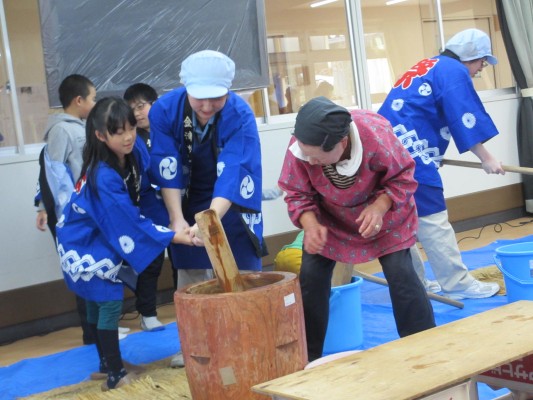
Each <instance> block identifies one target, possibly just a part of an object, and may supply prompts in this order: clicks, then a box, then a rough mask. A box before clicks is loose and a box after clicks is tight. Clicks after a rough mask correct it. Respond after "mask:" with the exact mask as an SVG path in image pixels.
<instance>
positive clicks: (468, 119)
mask: <svg viewBox="0 0 533 400" xmlns="http://www.w3.org/2000/svg"><path fill="white" fill-rule="evenodd" d="M461 120H462V121H463V125H464V126H466V127H467V128H469V129H472V128H473V127H474V126H476V116H475V115H474V114H472V113H464V114H463V117H462V118H461Z"/></svg>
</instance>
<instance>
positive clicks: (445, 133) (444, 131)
mask: <svg viewBox="0 0 533 400" xmlns="http://www.w3.org/2000/svg"><path fill="white" fill-rule="evenodd" d="M440 137H441V138H443V139H444V140H446V141H448V142H449V141H450V139H451V137H452V133H451V132H450V128H448V127H447V126H445V127H444V128H440Z"/></svg>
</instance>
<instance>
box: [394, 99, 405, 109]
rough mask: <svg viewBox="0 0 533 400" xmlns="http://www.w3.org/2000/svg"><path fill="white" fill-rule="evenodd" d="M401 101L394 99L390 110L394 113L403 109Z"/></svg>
mask: <svg viewBox="0 0 533 400" xmlns="http://www.w3.org/2000/svg"><path fill="white" fill-rule="evenodd" d="M403 103H404V101H403V99H396V100H393V101H392V104H391V108H392V109H393V110H394V111H400V110H401V109H402V108H403Z"/></svg>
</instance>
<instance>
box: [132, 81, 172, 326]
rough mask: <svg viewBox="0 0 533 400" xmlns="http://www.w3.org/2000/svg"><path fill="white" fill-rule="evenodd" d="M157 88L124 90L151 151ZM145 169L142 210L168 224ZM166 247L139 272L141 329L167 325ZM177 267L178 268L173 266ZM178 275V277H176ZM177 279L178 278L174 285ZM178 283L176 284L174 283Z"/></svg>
mask: <svg viewBox="0 0 533 400" xmlns="http://www.w3.org/2000/svg"><path fill="white" fill-rule="evenodd" d="M157 98H158V95H157V92H156V90H155V89H154V88H153V87H151V86H150V85H147V84H145V83H135V84H133V85H131V86H130V87H128V88H127V89H126V91H125V92H124V100H126V102H127V103H128V104H129V106H130V107H131V109H132V110H133V114H134V115H135V119H136V121H137V135H138V136H139V137H140V138H141V139H142V143H144V145H145V146H146V149H147V152H148V153H150V150H151V146H152V142H151V139H150V120H149V119H148V113H149V112H150V109H151V108H152V104H154V102H155V101H156V100H157ZM147 172H148V171H144V173H143V176H142V181H141V198H140V201H139V206H140V209H141V213H142V214H143V215H144V216H146V217H148V218H150V219H151V220H152V221H154V222H155V223H156V224H157V225H162V226H168V224H169V219H168V213H167V209H166V208H165V203H163V199H162V198H161V193H160V192H159V189H156V188H154V187H153V186H152V185H151V183H150V177H149V174H148V173H147ZM164 260H165V251H163V252H161V254H159V255H158V256H157V257H156V258H155V259H154V260H153V261H152V263H151V264H150V265H149V266H148V267H147V268H146V269H145V270H144V271H143V272H142V273H141V274H139V276H138V279H137V287H136V289H135V295H136V301H135V308H136V309H137V311H138V312H139V314H140V315H141V329H143V330H144V331H147V332H155V331H159V330H162V329H165V326H164V325H163V324H162V323H161V321H159V319H158V318H157V308H156V306H157V281H158V279H159V275H160V274H161V269H162V267H163V262H164ZM172 270H173V271H175V270H174V268H173V269H172ZM175 280H176V276H175V277H174V281H175ZM175 284H176V282H174V285H175ZM174 287H175V286H174Z"/></svg>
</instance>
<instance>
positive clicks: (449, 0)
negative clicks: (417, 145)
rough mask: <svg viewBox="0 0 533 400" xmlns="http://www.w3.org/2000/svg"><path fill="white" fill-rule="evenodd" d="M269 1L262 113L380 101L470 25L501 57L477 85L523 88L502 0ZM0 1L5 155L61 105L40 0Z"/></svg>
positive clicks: (37, 136) (33, 136) (29, 140)
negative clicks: (46, 58)
mask: <svg viewBox="0 0 533 400" xmlns="http://www.w3.org/2000/svg"><path fill="white" fill-rule="evenodd" d="M264 3H265V14H266V31H267V44H266V45H267V50H268V62H269V81H270V82H269V83H270V84H269V86H268V88H267V89H261V90H250V91H243V92H240V94H241V95H242V96H243V97H244V98H245V99H246V100H247V101H248V102H249V103H250V105H251V107H252V109H253V110H254V112H255V114H256V116H257V117H258V118H266V117H270V116H274V118H279V119H280V120H282V119H283V118H282V117H277V116H278V115H280V114H291V113H295V112H297V111H298V109H299V108H300V106H301V105H302V104H303V103H305V102H306V101H308V100H309V99H311V98H313V97H315V96H319V95H323V96H326V97H329V98H331V99H332V100H333V101H335V102H337V103H338V104H341V105H343V106H345V107H364V108H367V107H375V106H376V105H379V104H380V103H381V102H382V101H383V99H384V98H385V96H386V95H387V93H388V91H389V90H390V88H391V86H392V85H393V84H394V82H395V81H396V80H397V79H398V78H399V77H400V76H401V75H402V74H403V73H404V72H405V71H406V70H407V69H408V68H410V67H411V66H412V65H414V64H415V63H416V62H418V61H419V60H420V59H422V58H424V57H431V56H434V55H436V54H438V52H439V51H440V50H441V48H442V44H443V43H445V42H446V40H448V39H449V38H450V37H451V36H452V35H454V34H455V33H457V32H458V31H460V30H462V29H466V28H470V27H476V28H479V29H481V30H483V31H485V32H487V33H488V34H489V36H490V37H491V40H492V48H493V53H494V55H495V56H496V57H497V58H498V60H499V63H498V64H497V65H496V66H493V67H492V66H491V67H488V68H485V69H484V70H483V72H482V73H481V74H480V76H479V77H478V78H475V79H474V85H475V87H476V89H477V90H479V91H483V90H491V89H501V88H509V87H512V86H514V82H513V77H512V74H511V69H510V66H509V61H508V59H507V55H506V52H505V47H504V44H503V40H502V37H501V32H500V28H499V24H498V18H497V10H496V6H495V3H494V2H493V1H489V0H461V1H459V0H403V1H397V0H396V1H394V4H391V5H386V3H387V0H353V1H348V2H346V1H343V0H333V1H329V2H327V3H326V2H317V1H316V0H265V2H264ZM317 3H326V4H322V5H319V6H316V5H317ZM347 3H348V4H350V7H352V10H353V9H355V7H356V6H358V5H360V6H361V8H360V9H357V11H356V12H357V13H360V16H361V19H362V22H363V24H362V25H363V26H362V27H361V26H359V25H360V24H358V22H357V21H358V17H356V16H353V15H349V13H348V12H347V10H346V4H347ZM388 3H392V2H391V1H388ZM0 5H1V6H2V8H0V11H1V10H3V11H4V12H3V14H5V21H4V20H0V24H2V28H5V31H6V32H7V36H8V38H9V42H8V43H4V40H5V36H4V35H0V155H4V154H16V153H17V152H24V151H27V149H28V148H31V145H35V146H34V147H35V148H37V147H40V143H41V142H42V140H43V133H44V129H45V127H46V121H47V118H48V115H49V114H51V113H54V112H59V111H61V110H59V109H50V108H49V106H48V104H49V103H48V98H47V91H46V78H45V71H44V62H43V49H42V42H41V31H40V23H39V9H38V1H37V0H0ZM313 5H314V7H313ZM350 21H351V22H350ZM348 22H350V24H348ZM441 27H442V29H441ZM350 28H351V29H353V30H355V31H356V32H352V31H351V30H350ZM359 30H362V31H363V32H364V34H363V36H362V37H359V36H358V35H359V33H358V31H359ZM441 30H442V32H441ZM354 43H355V44H354ZM359 43H364V49H365V52H366V60H361V62H362V63H363V64H358V65H354V62H358V61H357V60H358V59H359V58H361V57H362V56H361V55H360V54H359V53H358V54H355V55H354V54H352V48H353V46H355V49H356V50H360V48H361V47H362V45H361V46H360V45H359ZM364 63H366V64H364ZM363 65H364V66H365V68H362V67H363ZM356 67H357V68H356ZM10 71H13V72H12V74H11V73H10ZM356 71H357V73H358V78H357V81H354V79H356V78H355V74H356ZM363 75H365V76H363ZM11 77H12V79H11ZM365 87H366V88H367V89H364V88H365ZM367 91H369V92H370V93H367ZM359 99H360V100H359ZM265 102H266V103H265ZM361 103H364V104H361ZM367 103H368V104H367ZM289 118H291V119H292V118H293V117H289ZM30 152H31V150H30Z"/></svg>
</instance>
